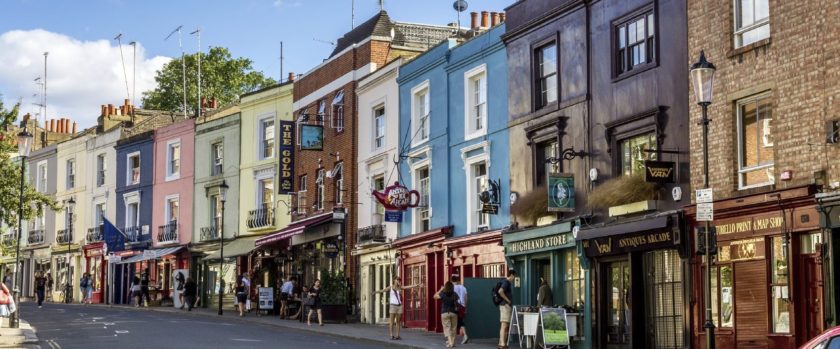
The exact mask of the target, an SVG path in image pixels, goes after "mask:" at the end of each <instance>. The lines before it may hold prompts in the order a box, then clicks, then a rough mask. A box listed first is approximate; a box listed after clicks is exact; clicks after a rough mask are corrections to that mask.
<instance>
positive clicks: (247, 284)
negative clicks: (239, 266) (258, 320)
mask: <svg viewBox="0 0 840 349" xmlns="http://www.w3.org/2000/svg"><path fill="white" fill-rule="evenodd" d="M239 279H240V280H242V286H245V295H246V296H245V311H248V312H250V311H251V279H250V278H248V273H242V275H240V276H239Z"/></svg>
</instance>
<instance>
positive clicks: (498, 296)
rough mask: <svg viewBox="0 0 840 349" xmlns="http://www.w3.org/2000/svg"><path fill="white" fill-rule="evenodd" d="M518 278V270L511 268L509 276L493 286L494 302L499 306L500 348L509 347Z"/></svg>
mask: <svg viewBox="0 0 840 349" xmlns="http://www.w3.org/2000/svg"><path fill="white" fill-rule="evenodd" d="M514 279H516V270H513V269H510V270H508V273H507V278H506V279H504V280H502V281H500V282H499V283H498V284H496V287H494V288H493V303H495V304H496V305H498V306H499V322H500V323H501V324H500V326H499V348H500V349H509V348H510V347H508V345H507V339H508V331H510V318H511V314H512V313H513V301H512V300H511V299H512V298H513V280H514Z"/></svg>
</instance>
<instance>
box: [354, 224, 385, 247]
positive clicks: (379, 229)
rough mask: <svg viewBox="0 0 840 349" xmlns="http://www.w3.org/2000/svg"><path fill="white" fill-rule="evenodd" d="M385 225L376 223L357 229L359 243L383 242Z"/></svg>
mask: <svg viewBox="0 0 840 349" xmlns="http://www.w3.org/2000/svg"><path fill="white" fill-rule="evenodd" d="M385 241H386V238H385V225H382V224H377V225H371V226H369V227H364V228H361V229H359V243H358V244H359V245H367V244H375V243H379V244H381V243H385Z"/></svg>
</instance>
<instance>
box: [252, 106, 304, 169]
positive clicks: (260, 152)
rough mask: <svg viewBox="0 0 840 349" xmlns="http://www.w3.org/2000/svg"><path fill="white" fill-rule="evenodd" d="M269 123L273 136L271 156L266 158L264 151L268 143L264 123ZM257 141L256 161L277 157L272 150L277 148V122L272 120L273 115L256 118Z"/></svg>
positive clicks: (266, 128)
mask: <svg viewBox="0 0 840 349" xmlns="http://www.w3.org/2000/svg"><path fill="white" fill-rule="evenodd" d="M269 121H270V122H271V125H272V127H273V132H272V133H273V134H272V138H271V142H272V143H271V154H270V155H268V156H266V150H267V149H269V148H268V147H266V142H267V141H268V137H267V134H266V130H268V127H266V123H268V122H269ZM298 138H300V137H298ZM257 139H258V140H259V142H258V143H257V161H262V160H268V159H274V158H275V157H276V155H277V152H276V151H275V150H274V148H275V147H277V120H275V118H274V113H270V114H265V115H261V116H260V117H258V118H257Z"/></svg>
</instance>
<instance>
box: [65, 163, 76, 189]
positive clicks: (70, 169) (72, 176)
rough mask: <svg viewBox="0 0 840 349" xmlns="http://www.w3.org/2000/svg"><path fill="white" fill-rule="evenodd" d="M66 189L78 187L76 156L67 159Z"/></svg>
mask: <svg viewBox="0 0 840 349" xmlns="http://www.w3.org/2000/svg"><path fill="white" fill-rule="evenodd" d="M65 171H66V173H65V179H64V182H65V183H64V187H65V189H73V188H75V187H76V158H69V159H67V161H65Z"/></svg>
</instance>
